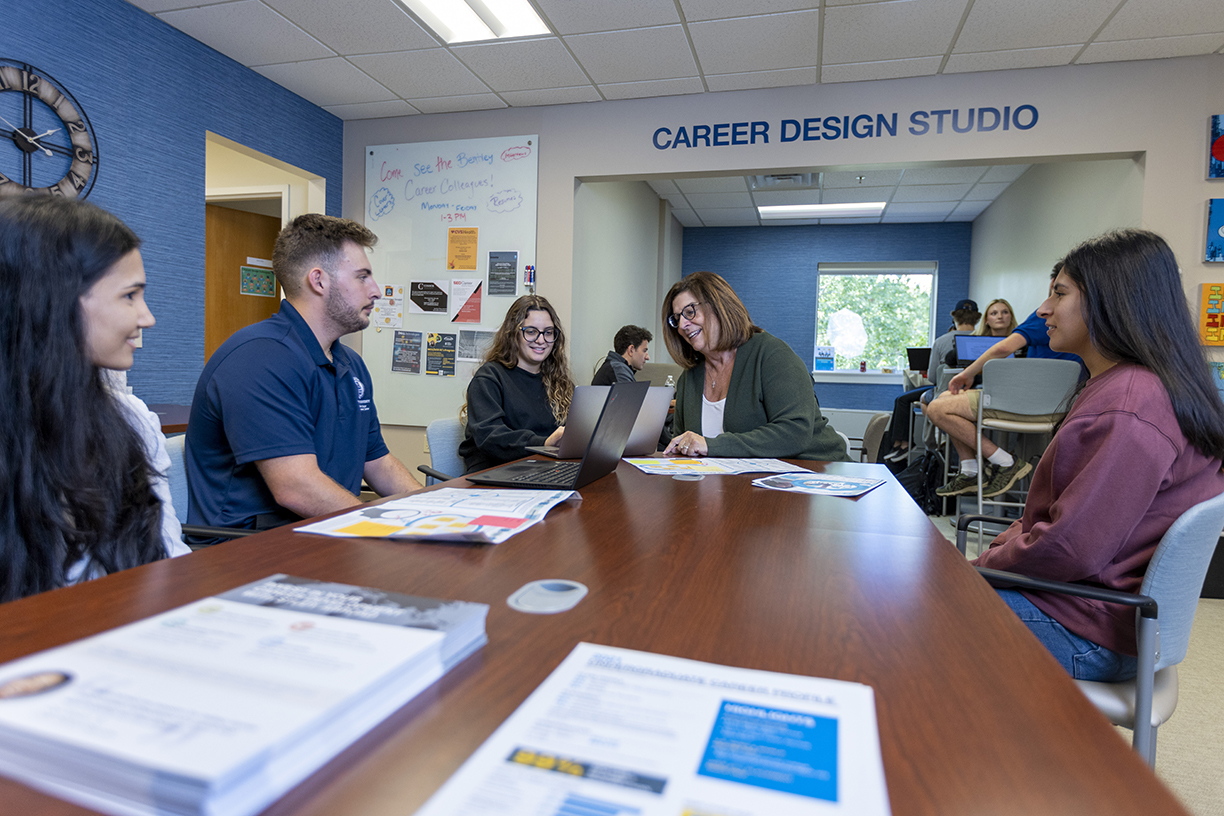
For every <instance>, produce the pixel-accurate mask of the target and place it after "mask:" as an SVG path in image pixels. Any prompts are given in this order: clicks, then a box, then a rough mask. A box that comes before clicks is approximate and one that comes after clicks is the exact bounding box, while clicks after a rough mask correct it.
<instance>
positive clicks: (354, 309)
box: [186, 213, 421, 529]
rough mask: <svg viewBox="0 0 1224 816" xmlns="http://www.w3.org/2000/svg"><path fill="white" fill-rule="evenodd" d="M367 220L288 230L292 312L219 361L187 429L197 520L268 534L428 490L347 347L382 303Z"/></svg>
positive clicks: (320, 222) (226, 348)
mask: <svg viewBox="0 0 1224 816" xmlns="http://www.w3.org/2000/svg"><path fill="white" fill-rule="evenodd" d="M377 240H378V238H377V237H376V236H375V235H374V233H372V232H370V230H368V229H366V228H365V227H364V226H362V225H361V224H358V223H357V222H355V221H350V220H348V219H343V218H332V217H330V216H326V215H319V214H314V213H312V214H308V215H303V216H300V217H298V218H296V219H294V221H293V223H291V224H290V225H289V226H287V227H285V229H284V230H282V231H281V234H280V236H279V237H278V238H277V240H276V247H275V249H274V250H273V255H272V269H273V272H274V273H275V274H276V278H277V280H278V281H279V282H280V285H281V288H282V290H283V291H284V295H285V300H284V301H282V302H281V310H280V312H278V313H277V314H275V315H273V316H272V317H270V318H268V319H267V320H264V321H261V322H259V323H256V324H255V325H253V326H247V327H246V328H244V329H240V330H239V331H237V332H235V333H234V334H233V336H231V337H230V338H229V339H228V340H226V341H225V343H224V344H223V345H222V346H221V347H220V348H219V349H217V351H216V352H215V353H214V354H213V356H212V357H211V358H210V359H209V361H208V364H207V365H206V366H205V367H204V371H203V373H202V374H201V375H200V381H199V383H198V384H197V385H196V391H195V397H194V399H193V400H192V405H191V418H190V420H189V421H188V424H187V455H186V463H187V481H188V486H189V487H190V491H191V492H190V502H189V506H188V514H187V520H188V523H190V524H203V525H208V526H213V527H245V528H256V529H263V528H266V527H274V526H278V525H280V524H285V523H287V522H290V521H294V520H297V519H299V518H308V517H310V516H317V515H320V514H323V513H330V512H332V511H335V510H341V509H343V508H345V507H351V506H353V505H355V504H360V499H358V494H359V493H360V492H361V480H362V477H363V476H364V477H365V480H366V481H367V482H368V483H369V484H370V486H371V487H372V488H374V490H375V491H377V492H378V493H379V494H380V495H390V494H393V493H404V492H407V491H411V490H418V489H420V487H421V485H420V484H419V483H418V482H417V481H416V479H414V478H413V477H412V474H411V473H410V472H409V471H408V469H407V468H406V467H405V466H404V465H403V463H401V462H400V461H399V460H398V459H396V458H395V457H394V456H393V455H391V453H390V451H389V450H388V449H387V446H386V443H384V442H383V438H382V431H381V429H380V426H379V423H378V412H377V411H376V410H375V407H374V399H373V385H372V383H371V381H370V372H369V371H368V370H367V369H366V366H365V363H364V362H363V361H362V359H361V357H360V356H359V355H358V354H357V353H356V352H354V351H353V350H352V349H349V348H348V347H347V346H345V345H343V344H342V343H340V338H341V337H342V336H344V335H346V334H349V333H350V332H355V331H360V330H362V329H364V328H365V327H366V326H367V325H369V323H370V312H371V311H372V310H373V308H374V301H376V300H377V299H378V298H379V295H380V292H379V288H378V284H377V283H375V281H374V276H373V274H372V273H371V270H370V260H369V257H368V256H367V254H366V250H367V249H369V248H370V247H372V246H374V244H375V243H376V242H377Z"/></svg>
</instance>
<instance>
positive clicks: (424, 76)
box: [349, 48, 489, 100]
mask: <svg viewBox="0 0 1224 816" xmlns="http://www.w3.org/2000/svg"><path fill="white" fill-rule="evenodd" d="M349 62H351V63H353V64H354V65H356V66H357V67H358V68H360V69H361V70H363V71H365V72H366V73H367V74H369V75H370V76H372V77H373V78H374V79H376V80H378V81H379V82H381V83H382V84H383V85H386V86H387V87H388V88H390V89H391V90H393V91H395V92H396V93H397V94H399V95H400V96H402V97H403V98H405V99H409V100H411V99H414V98H421V99H424V98H429V97H438V96H446V95H448V94H455V95H463V94H476V93H482V92H485V91H488V90H489V89H488V87H487V86H486V85H485V84H484V83H483V82H481V81H480V79H479V78H477V76H476V75H475V74H473V73H472V72H471V71H469V70H468V69H467V68H465V67H464V66H463V64H462V63H460V62H459V60H457V59H455V58H454V57H453V56H451V55H450V54H449V53H448V52H447V51H446V50H445V49H442V48H433V49H429V50H427V51H403V52H400V53H395V54H368V55H366V56H361V57H349Z"/></svg>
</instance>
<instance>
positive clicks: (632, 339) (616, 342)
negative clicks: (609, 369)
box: [612, 325, 654, 354]
mask: <svg viewBox="0 0 1224 816" xmlns="http://www.w3.org/2000/svg"><path fill="white" fill-rule="evenodd" d="M653 339H654V335H653V334H651V333H650V332H648V331H646V330H645V329H643V328H642V327H641V326H633V325H629V326H621V327H620V330H618V331H617V332H616V336H615V337H613V338H612V350H613V351H615V352H616V353H617V354H624V353H625V352H626V351H628V350H629V347H630V346H632V347H633V348H637V347H638V346H640V345H642V344H643V343H649V342H650V341H651V340H653Z"/></svg>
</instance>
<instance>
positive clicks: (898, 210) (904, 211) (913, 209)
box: [884, 202, 956, 218]
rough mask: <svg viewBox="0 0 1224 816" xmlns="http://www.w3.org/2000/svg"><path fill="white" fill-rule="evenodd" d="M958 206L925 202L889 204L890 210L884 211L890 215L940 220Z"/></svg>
mask: <svg viewBox="0 0 1224 816" xmlns="http://www.w3.org/2000/svg"><path fill="white" fill-rule="evenodd" d="M955 206H956V205H955V204H954V203H951V202H946V203H941V202H924V203H920V204H919V203H914V204H889V205H888V209H887V210H885V211H884V214H885V215H886V216H888V215H932V216H934V215H937V216H939V217H940V218H942V217H944V216H946V215H947V214H948V213H950V212H952V208H953V207H955Z"/></svg>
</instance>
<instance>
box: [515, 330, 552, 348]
mask: <svg viewBox="0 0 1224 816" xmlns="http://www.w3.org/2000/svg"><path fill="white" fill-rule="evenodd" d="M519 331H521V332H522V333H523V339H525V340H526V341H527V342H528V343H534V342H535V341H536V338H537V337H540V336H541V335H543V337H544V342H545V343H548V344H550V345H551V344H553V343H555V342H557V330H556V329H554V328H553V327H552V326H549V327H548V328H547V329H544V330H543V331H541V330H539V329H537V328H536V327H535V326H520V327H519Z"/></svg>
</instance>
